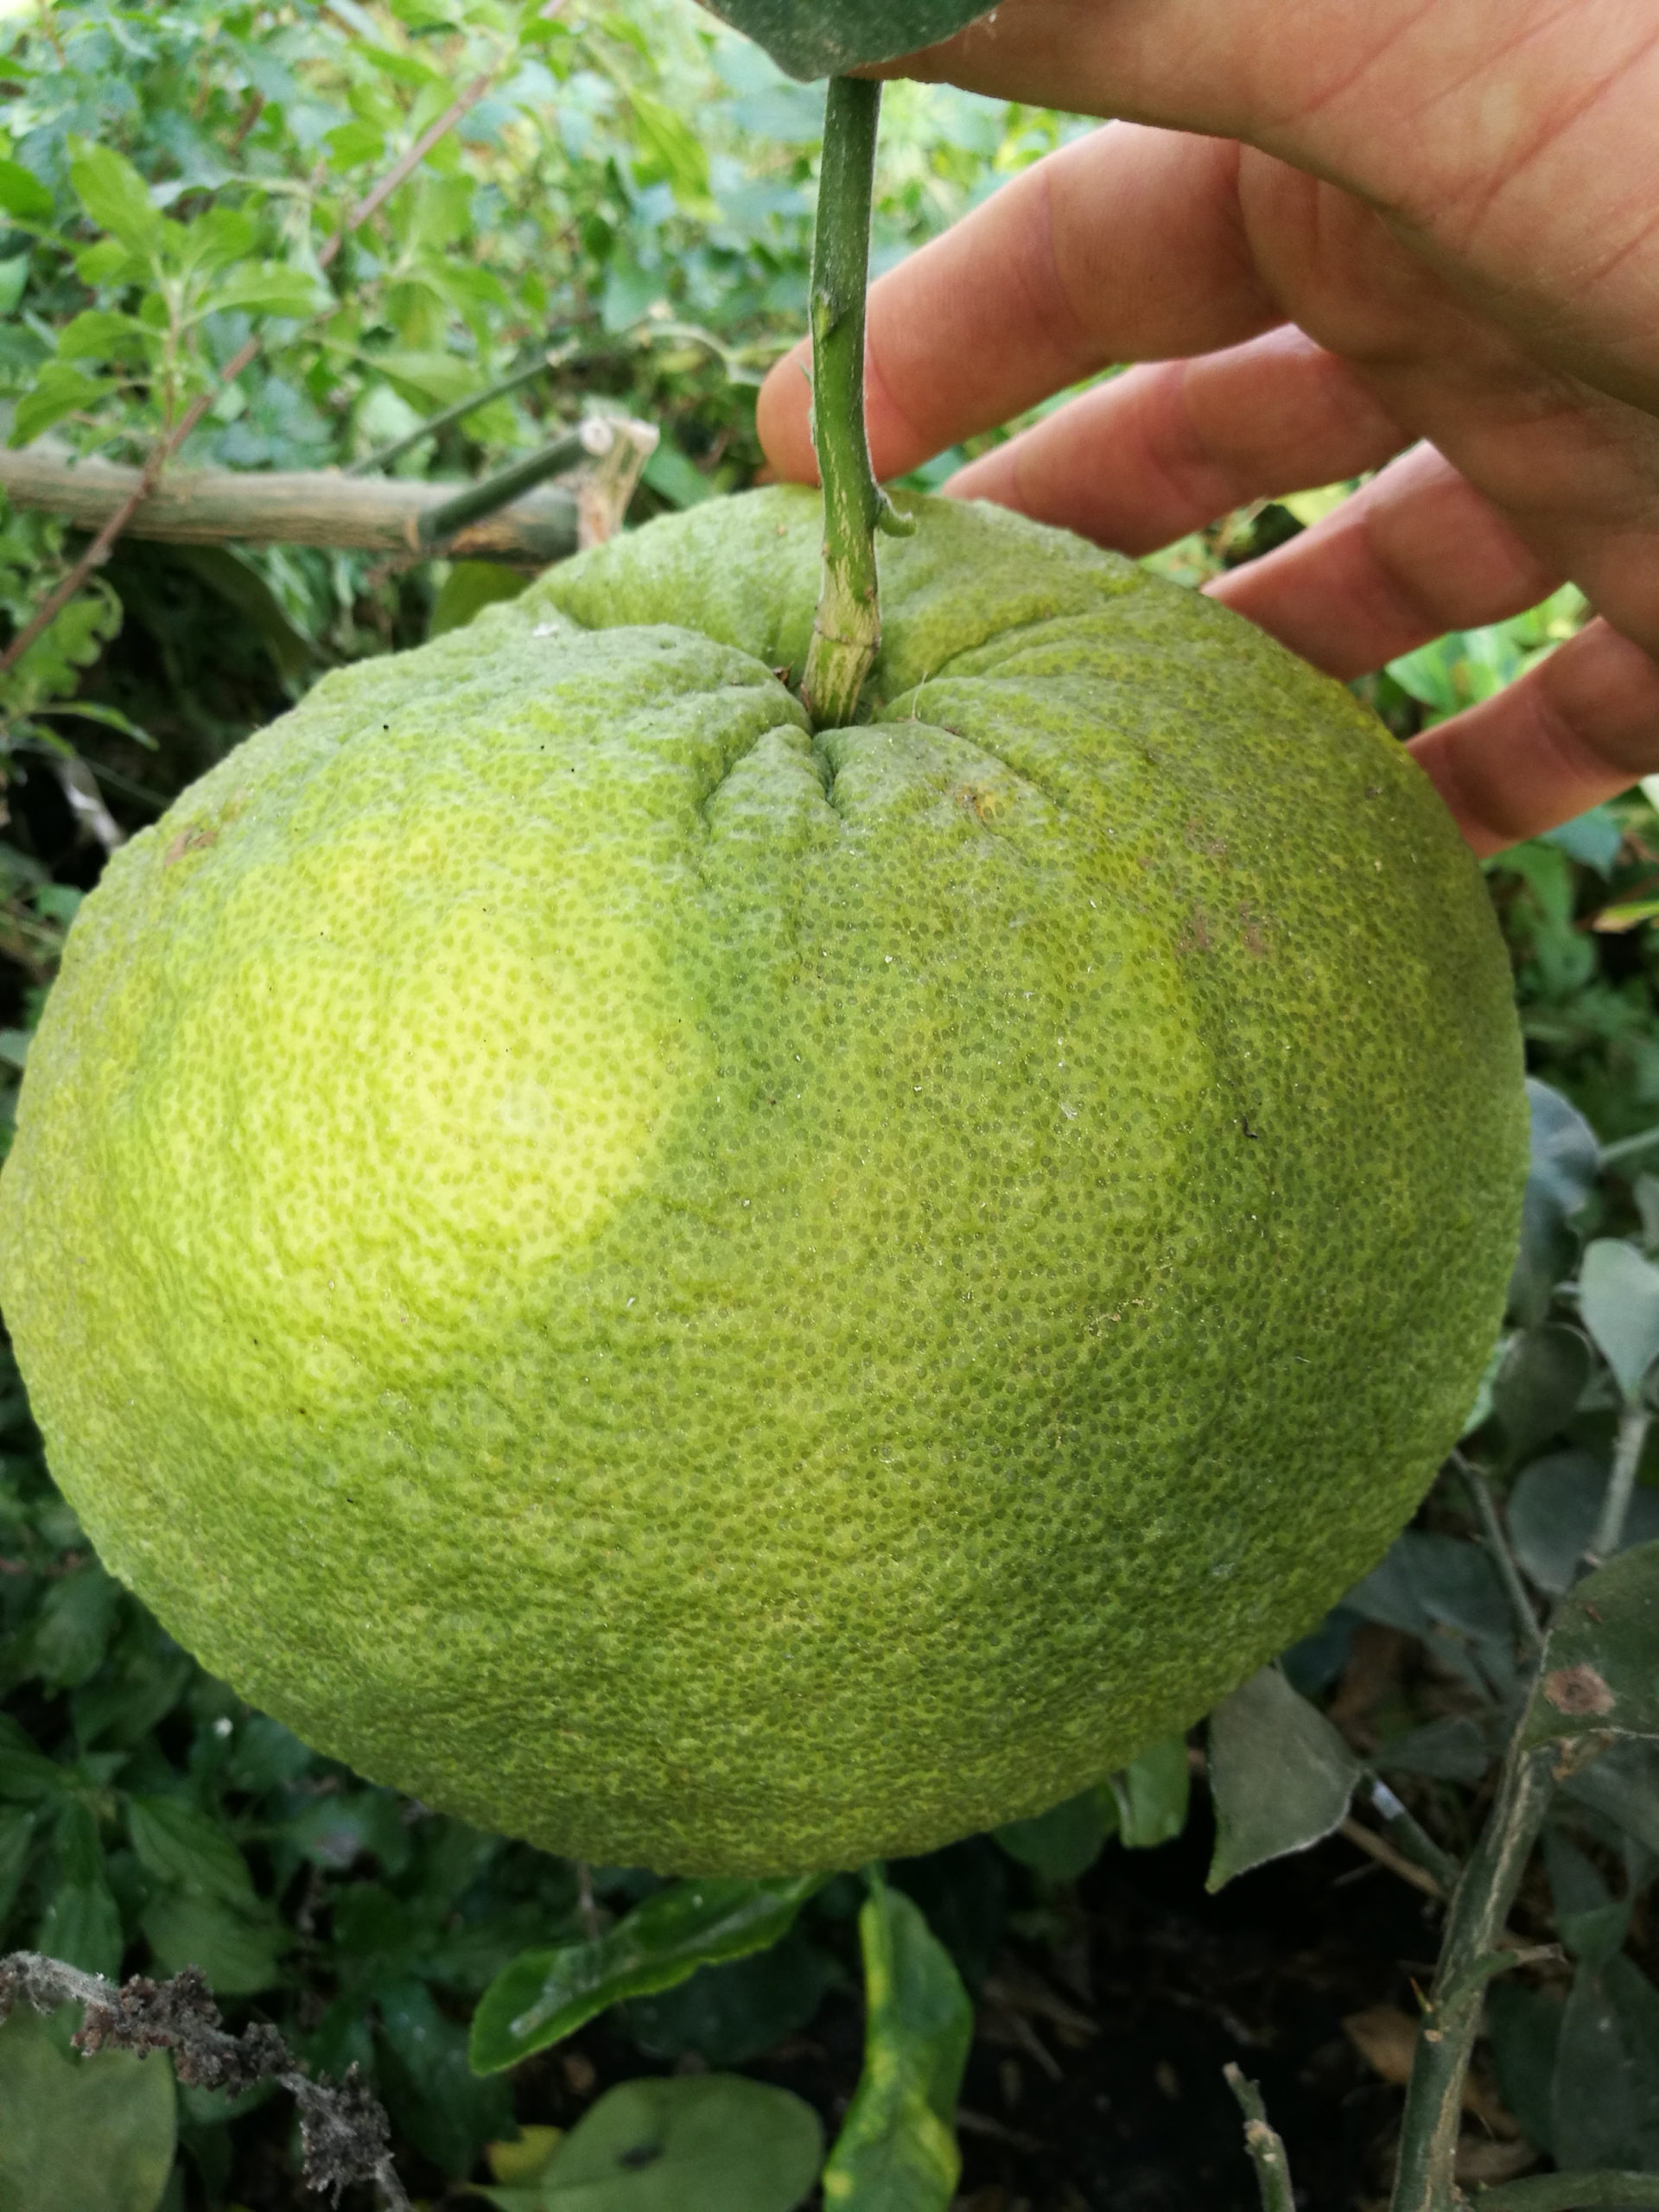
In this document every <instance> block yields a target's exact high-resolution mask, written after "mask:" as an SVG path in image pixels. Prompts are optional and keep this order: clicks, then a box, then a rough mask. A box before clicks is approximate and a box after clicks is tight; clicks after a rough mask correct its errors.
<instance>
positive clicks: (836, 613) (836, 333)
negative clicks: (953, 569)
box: [801, 77, 915, 729]
mask: <svg viewBox="0 0 1659 2212" xmlns="http://www.w3.org/2000/svg"><path fill="white" fill-rule="evenodd" d="M880 109H881V87H880V85H879V84H875V83H869V82H867V81H866V80H865V79H862V78H859V77H832V78H831V79H829V90H828V92H827V93H826V95H825V99H824V108H823V161H822V162H821V163H820V165H819V170H818V219H817V232H816V233H815V235H814V238H813V241H812V305H811V320H812V442H813V444H814V446H815V447H816V448H817V456H818V474H819V477H820V478H821V480H822V481H823V571H822V577H821V581H820V582H819V586H818V610H817V614H816V615H815V616H814V618H813V622H812V643H811V645H810V649H809V651H808V652H807V656H806V668H805V671H804V674H803V676H802V677H801V703H802V704H803V705H804V707H805V709H806V710H807V712H808V714H809V715H811V717H812V724H813V727H814V728H815V729H825V728H838V727H840V726H841V725H842V724H843V723H846V722H849V721H851V720H852V718H853V715H854V712H855V709H856V708H857V705H858V695H859V693H860V691H861V690H862V689H863V684H864V679H865V677H867V676H868V674H869V672H870V665H871V663H872V662H873V661H874V658H875V654H876V648H877V647H878V646H879V645H880V642H881V599H880V584H879V580H878V578H877V575H876V565H875V533H876V531H878V530H886V531H891V532H892V533H893V534H894V535H895V536H904V535H906V534H907V533H908V532H909V531H912V529H914V527H915V524H913V523H912V522H911V521H910V519H909V518H908V517H906V516H904V515H901V514H899V512H898V511H897V510H896V509H895V507H894V506H893V503H892V501H891V500H890V499H888V498H887V493H885V492H883V490H882V489H881V486H880V485H879V484H878V483H877V482H876V480H875V472H874V469H873V468H872V467H871V466H870V447H869V440H868V436H867V435H866V434H865V429H864V295H865V289H866V286H867V284H868V277H869V266H870V195H871V189H872V187H873V184H874V176H875V130H876V123H877V120H878V118H879V117H880Z"/></svg>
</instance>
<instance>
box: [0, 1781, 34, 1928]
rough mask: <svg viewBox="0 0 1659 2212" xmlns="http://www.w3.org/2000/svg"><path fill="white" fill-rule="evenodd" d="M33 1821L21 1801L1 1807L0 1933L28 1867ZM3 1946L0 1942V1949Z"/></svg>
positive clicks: (32, 1842) (32, 1841) (31, 1814)
mask: <svg viewBox="0 0 1659 2212" xmlns="http://www.w3.org/2000/svg"><path fill="white" fill-rule="evenodd" d="M36 1825H37V1818H36V1815H35V1814H33V1813H31V1812H29V1811H27V1810H25V1808H23V1807H22V1806H21V1805H12V1806H7V1807H4V1808H0V1937H3V1936H4V1935H5V1932H6V1923H7V1921H8V1920H9V1919H10V1916H11V1909H12V1907H13V1905H15V1904H16V1902H17V1892H18V1891H19V1890H21V1889H22V1885H23V1876H24V1875H25V1874H26V1873H27V1872H28V1871H29V1855H30V1853H32V1852H33V1850H34V1848H35V1827H36ZM5 1948H6V1947H5V1944H4V1942H0V1951H3V1950H4V1949H5Z"/></svg>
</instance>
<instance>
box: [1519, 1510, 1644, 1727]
mask: <svg viewBox="0 0 1659 2212" xmlns="http://www.w3.org/2000/svg"><path fill="white" fill-rule="evenodd" d="M1630 1736H1645V1737H1653V1738H1659V1543H1653V1544H1642V1545H1639V1546H1637V1548H1636V1549H1635V1550H1634V1551H1628V1552H1624V1553H1621V1554H1620V1555H1619V1557H1618V1559H1616V1560H1610V1561H1609V1562H1608V1564H1607V1565H1606V1566H1605V1567H1598V1569H1597V1570H1596V1572H1595V1573H1593V1574H1591V1575H1586V1578H1585V1580H1583V1581H1582V1582H1580V1583H1579V1584H1578V1585H1577V1586H1576V1587H1575V1588H1574V1589H1573V1591H1572V1592H1571V1593H1570V1595H1568V1596H1567V1597H1566V1598H1564V1599H1562V1601H1561V1605H1560V1611H1559V1612H1558V1613H1557V1614H1556V1616H1555V1620H1554V1625H1553V1626H1552V1628H1551V1630H1550V1631H1549V1641H1548V1644H1547V1645H1546V1646H1545V1649H1544V1656H1543V1663H1542V1666H1541V1669H1540V1670H1539V1675H1538V1681H1537V1683H1536V1685H1535V1688H1534V1689H1533V1693H1532V1695H1531V1697H1530V1699H1529V1700H1528V1705H1527V1710H1526V1713H1525V1716H1524V1718H1523V1719H1522V1742H1523V1743H1525V1744H1526V1745H1529V1746H1537V1745H1544V1744H1549V1743H1561V1744H1582V1745H1584V1746H1585V1749H1586V1751H1589V1752H1590V1753H1591V1755H1592V1756H1593V1751H1594V1749H1595V1748H1596V1747H1598V1746H1602V1747H1605V1745H1607V1744H1610V1743H1612V1742H1614V1741H1616V1740H1617V1739H1618V1738H1620V1737H1630Z"/></svg>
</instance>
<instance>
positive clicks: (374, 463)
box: [340, 353, 561, 476]
mask: <svg viewBox="0 0 1659 2212" xmlns="http://www.w3.org/2000/svg"><path fill="white" fill-rule="evenodd" d="M559 359H561V355H560V354H559V353H543V356H542V358H541V359H540V360H539V361H532V362H531V365H530V366H529V367H528V368H527V369H515V370H514V371H513V372H512V375H511V376H509V377H502V378H499V380H498V381H497V382H496V383H494V384H486V385H485V386H484V387H483V389H482V390H481V391H469V392H468V393H467V397H465V398H464V399H458V400H456V401H455V403H454V405H453V406H452V407H441V408H440V409H439V410H438V411H437V413H436V414H435V415H429V416H427V417H426V418H425V420H424V421H423V422H420V423H416V426H415V428H414V429H412V430H409V431H406V432H405V433H404V435H403V436H402V437H401V438H394V439H393V440H392V442H391V444H390V445H389V446H382V447H381V448H379V450H378V452H375V453H372V454H365V456H364V457H363V459H362V460H361V461H353V463H352V465H351V467H349V468H342V469H341V470H340V474H341V475H342V476H377V475H378V474H380V472H381V471H382V470H383V469H387V468H390V467H391V464H392V462H393V461H401V460H402V459H403V457H404V454H406V453H409V452H410V451H411V450H412V449H413V448H415V447H416V446H418V445H421V444H423V442H425V440H427V439H428V438H435V437H436V436H437V435H438V433H439V431H440V430H447V429H448V428H449V425H450V424H451V423H461V422H464V421H465V420H466V418H467V416H468V415H475V414H476V413H477V412H478V410H479V409H480V407H487V406H488V405H489V404H490V402H491V401H492V400H494V399H505V398H506V397H507V396H508V394H509V393H511V392H515V391H518V390H519V389H520V388H521V387H522V386H523V385H527V384H534V383H535V381H536V379H537V377H544V376H545V375H546V374H547V372H548V371H549V370H550V368H552V367H554V366H555V365H556V363H557V362H558V361H559Z"/></svg>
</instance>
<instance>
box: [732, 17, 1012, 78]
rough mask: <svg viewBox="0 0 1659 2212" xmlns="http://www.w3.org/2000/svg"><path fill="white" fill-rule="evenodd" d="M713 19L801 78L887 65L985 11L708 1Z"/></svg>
mask: <svg viewBox="0 0 1659 2212" xmlns="http://www.w3.org/2000/svg"><path fill="white" fill-rule="evenodd" d="M709 7H710V8H711V9H712V10H713V11H714V13H715V15H717V16H724V17H725V19H726V21H727V22H728V23H730V24H731V25H732V26H733V28H734V29H736V30H740V31H742V32H743V33H744V34H745V35H746V36H747V37H749V38H752V39H753V40H754V41H756V42H757V44H759V45H760V46H764V47H765V48H766V52H767V53H768V54H771V56H772V60H774V61H775V62H777V63H778V65H779V67H780V68H783V69H787V70H788V72H789V73H790V75H791V77H799V78H801V79H810V78H813V77H833V76H836V75H838V74H841V73H843V72H844V71H846V70H849V69H855V68H857V67H859V65H860V64H861V62H866V61H891V60H894V59H895V58H896V57H897V56H898V55H899V54H914V53H915V52H916V50H917V48H918V47H924V46H932V45H934V44H935V43H936V42H937V41H938V40H940V39H942V38H949V37H950V34H951V33H952V32H953V31H959V30H961V29H962V28H963V25H964V24H966V23H971V22H973V21H974V19H975V17H976V16H982V15H983V14H984V13H985V12H986V11H985V10H984V8H983V7H982V5H981V4H980V0H829V4H828V5H826V4H825V0H709Z"/></svg>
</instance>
